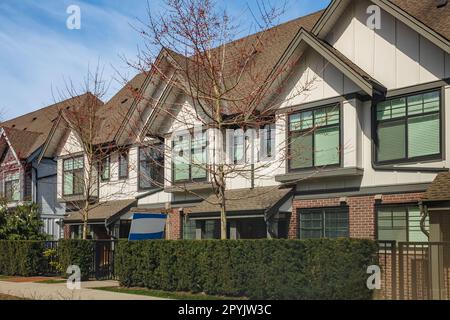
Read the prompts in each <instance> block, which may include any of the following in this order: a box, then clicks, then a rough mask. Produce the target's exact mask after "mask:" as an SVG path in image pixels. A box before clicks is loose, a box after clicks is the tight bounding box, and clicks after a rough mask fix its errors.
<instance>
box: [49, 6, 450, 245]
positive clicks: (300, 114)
mask: <svg viewBox="0 0 450 320" xmlns="http://www.w3.org/2000/svg"><path fill="white" fill-rule="evenodd" d="M372 4H376V5H378V6H379V8H380V9H381V28H380V29H373V28H371V27H370V25H368V24H367V20H368V17H369V15H370V14H368V13H367V8H368V7H369V6H370V5H372ZM449 20H450V5H448V4H447V5H444V6H441V7H437V2H436V1H419V0H410V1H408V0H393V1H387V0H373V1H369V0H364V1H355V0H353V1H351V0H347V1H336V0H335V1H332V2H331V4H330V5H329V6H328V8H327V9H326V10H325V11H320V12H318V13H315V14H311V15H308V16H305V17H301V18H299V19H296V20H293V21H291V22H288V23H285V24H282V25H280V26H277V27H275V32H277V36H276V37H274V38H275V39H276V41H274V44H273V46H274V47H273V48H266V50H263V51H262V52H260V53H259V54H261V55H267V56H264V59H262V60H263V61H265V63H266V64H269V65H273V66H275V65H276V64H277V63H278V62H279V61H281V60H282V61H291V60H292V59H297V60H298V63H299V64H297V65H298V67H297V68H295V70H293V72H291V74H290V75H289V78H287V79H289V81H288V82H287V85H285V86H284V87H283V90H282V91H279V92H278V95H277V96H276V97H274V99H278V100H279V102H280V108H279V109H278V110H277V111H276V114H277V119H278V120H277V122H276V123H274V124H273V125H274V126H275V128H276V130H275V134H274V135H273V136H271V140H272V139H273V140H274V141H275V143H274V145H275V146H277V148H279V150H274V151H275V152H273V158H272V159H271V160H270V161H272V162H273V166H269V167H270V168H268V169H267V174H266V176H265V179H261V178H260V179H252V177H251V176H248V177H246V176H241V177H235V178H232V179H231V178H230V179H229V181H227V185H228V190H227V193H228V194H227V197H228V198H230V199H235V200H230V202H229V203H228V210H227V214H228V218H229V219H228V221H229V224H228V233H229V236H230V238H265V237H280V238H302V239H304V238H315V237H353V238H371V239H378V240H398V241H426V240H428V239H427V236H426V235H425V234H424V233H423V232H422V231H421V228H420V219H421V215H423V214H424V213H426V210H424V208H426V207H427V206H429V202H433V201H434V200H440V201H443V200H445V201H448V200H450V199H449V195H448V194H444V195H442V193H441V192H440V191H442V190H441V189H442V188H448V185H449V184H448V181H449V180H450V179H449V178H448V174H446V173H442V172H446V171H448V168H449V166H450V163H449V162H448V161H449V160H448V159H450V141H449V139H448V135H447V136H446V134H445V133H446V132H447V131H448V130H449V128H450V112H449V108H450V107H449V101H450V85H449V79H450V55H449V53H450V27H449V26H448V24H447V23H444V22H445V21H449ZM241 41H243V43H246V41H247V42H250V41H251V37H248V38H244V39H242V40H241ZM165 54H169V56H170V55H171V53H167V52H164V50H163V52H162V54H161V57H160V59H161V61H163V62H162V63H164V61H165V60H164V58H165ZM171 58H174V57H173V56H172V57H171ZM177 58H180V59H183V57H179V56H178V57H177ZM265 67H267V65H265ZM168 68H170V66H168ZM311 75H314V76H315V77H316V78H317V82H316V83H315V84H314V88H313V89H312V90H308V92H305V93H304V94H301V95H300V96H295V94H294V92H296V91H298V89H297V88H298V87H301V86H302V84H303V83H304V82H305V81H307V79H308V77H311ZM151 77H152V73H149V74H147V75H144V74H141V75H138V76H137V77H136V78H135V79H133V80H132V81H131V82H130V84H129V85H127V86H126V87H125V88H124V89H122V90H121V91H120V92H119V93H118V94H117V95H116V96H115V97H114V98H113V99H111V100H110V101H109V102H108V103H106V104H105V105H104V106H103V107H102V108H101V110H99V112H101V113H102V114H103V115H104V118H105V119H104V123H103V124H102V125H103V126H104V128H105V130H104V131H105V135H106V136H105V137H99V141H98V144H99V145H104V144H111V145H114V146H116V148H119V146H129V151H128V152H127V153H124V152H120V155H119V154H117V153H114V152H112V154H111V157H110V159H109V160H108V162H107V165H106V166H103V167H107V168H109V169H108V170H107V174H106V173H105V171H104V170H101V171H100V172H101V174H99V188H98V190H99V191H98V199H97V200H96V204H97V205H96V207H95V209H94V210H92V216H91V217H90V224H91V225H92V232H93V235H94V237H97V238H109V237H111V236H112V237H126V236H127V234H128V230H129V224H130V218H131V216H132V213H133V212H136V211H139V212H168V213H169V219H168V224H167V229H166V237H167V238H169V239H180V238H186V239H192V238H195V239H208V238H218V237H219V236H220V223H219V208H218V206H217V205H214V204H211V203H213V202H214V201H213V200H214V199H212V198H210V197H213V196H212V195H211V185H210V184H211V181H210V177H208V175H207V174H205V172H201V171H199V170H192V166H189V165H188V166H187V167H186V165H185V164H180V163H179V162H177V159H176V158H173V159H169V158H168V157H165V158H164V159H162V157H161V156H160V155H157V156H158V157H161V159H158V161H164V163H165V165H164V168H165V172H164V179H162V178H161V172H159V171H158V170H157V169H156V168H155V167H152V166H151V165H149V163H151V161H147V160H148V159H147V157H149V156H150V157H152V156H153V155H149V154H148V153H146V152H145V150H143V149H144V146H145V145H146V144H149V143H150V144H154V143H162V142H164V144H165V145H166V146H172V145H174V144H175V145H176V144H177V143H182V142H183V141H189V139H187V140H183V137H182V136H177V135H176V134H175V135H174V133H176V132H177V131H179V130H180V129H190V128H183V126H185V125H186V124H185V123H184V124H181V123H177V122H176V121H173V119H171V118H170V117H167V116H166V115H165V114H164V113H154V112H153V110H158V108H153V106H152V105H148V104H146V103H145V101H146V100H145V99H140V98H138V96H133V95H130V93H129V92H140V93H141V96H148V97H150V96H151V97H153V98H154V99H153V100H156V101H158V103H160V104H161V105H162V104H164V102H167V104H170V103H173V102H174V101H177V104H178V105H180V106H181V107H180V108H179V110H177V112H178V113H180V114H183V113H185V114H186V115H189V114H192V109H193V106H192V105H191V103H190V101H188V100H187V99H184V98H183V96H180V95H179V94H177V93H176V92H175V90H173V91H172V90H171V88H170V86H167V84H165V83H164V82H162V81H160V82H158V81H150V80H149V79H150V78H151ZM130 89H132V90H130ZM127 92H128V93H127ZM290 97H293V98H292V99H290ZM261 107H263V106H261ZM117 110H119V111H117ZM112 114H114V115H117V114H120V117H119V118H117V117H116V116H111V115H112ZM324 119H326V120H325V123H324ZM198 120H199V119H193V120H192V123H191V128H192V127H193V126H194V125H196V124H197V123H199V122H201V121H198ZM108 123H109V125H108ZM111 123H116V124H118V125H117V127H112V126H111ZM57 127H58V125H57V124H55V130H52V133H51V134H50V135H49V136H48V137H47V142H46V148H44V150H43V151H42V153H41V157H54V156H56V157H57V158H58V168H59V170H58V188H59V189H58V190H59V191H58V194H59V197H61V198H62V196H61V192H62V191H61V190H62V186H63V185H64V183H65V182H64V180H63V179H64V175H65V174H66V172H65V171H63V168H64V167H65V166H64V161H65V160H66V159H73V158H74V157H75V156H76V155H77V154H80V153H79V151H80V150H79V149H78V150H77V149H76V148H75V149H73V150H71V151H70V152H63V150H70V148H69V146H73V145H76V137H75V136H74V135H73V134H71V133H70V132H68V131H67V130H63V129H58V130H57V129H56V128H57ZM311 128H316V129H315V130H311ZM106 129H107V130H106ZM174 136H175V137H176V138H175V140H172V137H174ZM285 137H287V140H286V138H285ZM263 142H264V141H262V142H261V141H260V138H257V139H255V144H254V145H260V144H261V143H263ZM234 145H235V146H236V148H235V149H234V150H242V152H243V150H244V149H245V147H243V146H242V145H243V143H241V144H239V143H237V142H236V143H234ZM240 148H241V149H240ZM286 149H287V150H289V160H287V161H286V160H285V159H284V158H283V157H281V156H280V155H281V153H282V152H283V151H281V150H286ZM296 150H301V152H296ZM122 151H123V150H122ZM253 151H255V150H253ZM205 152H206V151H205ZM234 152H235V151H234ZM81 156H82V154H81ZM207 156H208V155H207V154H204V157H207ZM230 156H232V157H241V155H240V154H239V152H238V153H235V154H233V155H230ZM244 158H245V157H244ZM80 163H81V162H80ZM243 165H244V166H245V165H246V161H245V160H243ZM69 167H70V166H69ZM70 168H72V167H70ZM152 168H153V169H152ZM78 169H80V168H78ZM70 170H71V169H70ZM70 170H68V171H70ZM63 172H64V173H63ZM103 173H105V175H104V176H103V177H101V176H102V175H103ZM70 174H72V175H73V174H74V173H73V170H72V171H71V172H67V176H70ZM438 174H439V175H438ZM143 176H151V177H153V179H154V180H156V181H157V182H158V183H151V180H145V179H141V178H140V177H143ZM436 177H437V178H436ZM435 179H436V181H435V182H434V183H433V181H434V180H435ZM149 181H150V182H149ZM162 187H163V188H162ZM429 188H430V189H429ZM186 189H187V191H186ZM428 189H429V190H428ZM427 190H428V191H427ZM194 193H195V194H196V195H194ZM442 197H444V199H442ZM437 198H439V199H437ZM434 203H435V202H434ZM443 203H444V204H445V203H446V202H443ZM441 204H442V203H441ZM423 205H425V207H424V206H423ZM445 214H448V206H447V207H445V206H444V205H442V206H441V207H439V210H434V211H431V210H430V217H426V219H425V229H428V228H430V233H431V235H432V238H430V239H433V240H442V239H446V238H447V237H448V235H449V234H450V229H449V228H448V225H447V224H445V223H444V222H445V221H444V220H442V219H443V218H442V219H441V218H438V216H439V217H441V216H444V215H445ZM429 219H431V221H438V222H436V223H434V224H431V226H429V223H428V220H429ZM439 219H441V220H439ZM439 221H444V222H442V223H440V222H439ZM65 223H66V225H67V228H66V231H67V232H66V236H70V235H71V233H72V234H73V235H74V236H75V234H77V232H78V234H79V231H78V230H79V226H80V224H81V216H80V215H79V212H77V211H74V212H73V213H71V214H69V216H68V217H67V218H66V219H65ZM436 228H438V229H436ZM439 228H440V229H439ZM436 230H439V232H436Z"/></svg>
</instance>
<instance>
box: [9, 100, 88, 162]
mask: <svg viewBox="0 0 450 320" xmlns="http://www.w3.org/2000/svg"><path fill="white" fill-rule="evenodd" d="M88 96H90V97H92V96H93V95H92V94H91V93H85V94H83V95H80V96H76V97H73V98H70V99H67V100H64V101H62V102H59V103H56V104H53V105H51V106H48V107H45V108H42V109H39V110H36V111H33V112H30V113H27V114H24V115H22V116H20V117H17V118H14V119H11V120H8V121H5V122H3V123H2V124H1V126H2V127H3V128H4V129H6V130H7V131H8V132H7V133H9V134H8V138H9V139H10V141H11V140H13V141H14V143H13V141H11V143H12V144H13V148H14V149H15V151H16V153H20V154H21V155H23V156H24V157H27V156H29V155H30V154H31V153H33V152H34V151H35V150H36V149H38V148H39V147H40V146H41V145H42V144H43V143H44V142H45V139H46V138H47V135H48V134H49V132H50V130H51V128H52V126H53V121H54V120H55V119H56V118H57V117H58V113H59V111H60V110H75V109H77V108H78V107H79V106H80V105H81V104H82V103H83V101H84V100H85V99H86V98H87V97H88ZM19 132H20V133H19ZM16 148H17V149H16ZM20 157H22V156H20Z"/></svg>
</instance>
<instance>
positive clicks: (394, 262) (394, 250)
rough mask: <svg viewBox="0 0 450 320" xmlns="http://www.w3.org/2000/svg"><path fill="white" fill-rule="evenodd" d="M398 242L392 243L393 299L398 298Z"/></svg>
mask: <svg viewBox="0 0 450 320" xmlns="http://www.w3.org/2000/svg"><path fill="white" fill-rule="evenodd" d="M397 271H398V270H397V242H396V241H392V243H391V282H392V286H391V287H392V300H397Z"/></svg>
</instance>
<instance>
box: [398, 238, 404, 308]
mask: <svg viewBox="0 0 450 320" xmlns="http://www.w3.org/2000/svg"><path fill="white" fill-rule="evenodd" d="M398 277H399V282H398V286H399V298H400V300H404V292H403V289H404V283H403V280H404V279H403V244H402V243H401V242H399V243H398Z"/></svg>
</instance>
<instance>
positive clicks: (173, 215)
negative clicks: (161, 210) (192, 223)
mask: <svg viewBox="0 0 450 320" xmlns="http://www.w3.org/2000/svg"><path fill="white" fill-rule="evenodd" d="M166 230H167V236H166V238H167V239H168V240H178V239H182V238H183V220H182V214H181V213H180V211H179V209H172V210H171V212H170V213H169V218H168V221H167V229H166Z"/></svg>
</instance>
